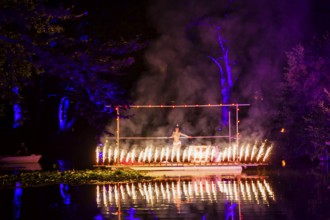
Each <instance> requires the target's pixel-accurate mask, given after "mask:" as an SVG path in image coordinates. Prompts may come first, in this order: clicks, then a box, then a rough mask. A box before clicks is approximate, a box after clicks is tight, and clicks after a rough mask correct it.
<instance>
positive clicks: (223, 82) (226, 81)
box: [209, 32, 233, 128]
mask: <svg viewBox="0 0 330 220" xmlns="http://www.w3.org/2000/svg"><path fill="white" fill-rule="evenodd" d="M218 43H219V46H220V49H221V52H222V56H220V57H218V58H214V57H211V56H209V58H211V59H212V61H213V62H214V63H215V64H216V65H217V66H218V68H219V75H220V87H221V100H222V104H228V102H229V99H230V93H231V88H232V87H233V81H232V73H231V66H230V60H229V56H228V53H229V50H228V48H225V46H224V44H223V40H222V38H221V35H220V33H219V32H218ZM228 111H229V108H228V107H222V109H221V122H220V128H221V127H227V126H228V122H229V118H228Z"/></svg>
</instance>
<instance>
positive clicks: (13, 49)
mask: <svg viewBox="0 0 330 220" xmlns="http://www.w3.org/2000/svg"><path fill="white" fill-rule="evenodd" d="M94 9H95V8H94ZM87 10H89V9H87V8H84V7H83V6H82V5H79V3H77V2H75V1H51V0H42V1H37V0H32V1H25V0H24V1H11V0H5V1H2V5H1V6H0V72H1V78H0V93H1V96H0V99H1V103H2V104H1V108H0V110H2V112H1V113H2V115H4V114H5V107H4V104H3V103H7V104H9V105H12V104H13V103H17V102H18V101H19V102H20V103H24V101H25V102H29V101H31V100H28V99H27V97H26V96H24V91H27V90H28V89H30V87H31V86H34V87H35V89H37V90H40V92H38V94H42V97H39V98H40V99H44V98H47V97H51V96H54V94H47V93H49V92H50V91H44V90H47V88H46V87H43V83H44V81H45V80H48V81H50V84H56V85H57V86H56V87H57V90H56V91H55V93H56V94H55V96H58V97H61V96H68V97H69V98H70V99H71V100H72V102H73V103H74V104H75V111H74V113H75V115H76V116H82V117H84V118H86V119H88V121H89V122H90V123H91V124H92V125H94V126H99V125H101V126H102V125H103V123H104V122H105V118H108V117H109V116H111V115H114V114H115V113H114V111H113V109H111V108H110V109H109V108H107V107H106V105H110V106H115V105H127V104H128V102H129V101H128V99H127V95H126V94H125V92H124V90H123V89H121V87H120V86H119V84H118V83H117V82H115V80H114V79H115V77H116V76H120V75H122V74H124V73H125V71H126V70H127V68H128V67H129V66H131V65H132V64H133V63H134V57H133V56H132V55H133V54H134V53H135V52H136V51H139V50H140V49H141V48H143V47H144V46H145V44H144V43H141V39H140V38H139V37H133V38H132V39H131V40H126V39H120V40H116V41H115V40H111V38H110V37H111V36H109V35H107V34H109V33H100V32H95V31H91V26H93V25H95V24H96V23H98V22H104V20H103V21H100V20H93V19H92V18H91V16H89V12H88V11H87ZM90 10H93V9H90ZM94 13H95V12H94ZM103 19H104V18H103ZM103 24H104V23H103ZM99 31H101V30H99ZM28 86H30V87H28ZM16 87H17V88H18V91H20V93H14V92H13V88H16ZM52 92H53V91H52ZM44 93H46V94H44ZM44 95H45V97H44ZM23 107H24V106H23ZM25 107H26V106H25ZM26 108H27V107H26ZM25 110H28V109H25ZM26 119H27V118H25V120H26Z"/></svg>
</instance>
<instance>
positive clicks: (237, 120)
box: [236, 104, 239, 159]
mask: <svg viewBox="0 0 330 220" xmlns="http://www.w3.org/2000/svg"><path fill="white" fill-rule="evenodd" d="M238 110H239V109H238V104H236V147H237V155H236V158H237V159H238V152H239V150H238V149H239V146H238V136H239V133H238V123H239V119H238Z"/></svg>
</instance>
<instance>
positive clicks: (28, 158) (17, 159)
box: [0, 154, 42, 164]
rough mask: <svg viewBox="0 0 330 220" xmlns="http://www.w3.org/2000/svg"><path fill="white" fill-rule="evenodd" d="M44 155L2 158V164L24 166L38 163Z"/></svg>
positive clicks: (0, 159) (0, 158)
mask: <svg viewBox="0 0 330 220" xmlns="http://www.w3.org/2000/svg"><path fill="white" fill-rule="evenodd" d="M41 157H42V155H40V154H31V155H27V156H1V157H0V163H6V164H8V163H11V164H13V163H14V164H24V163H38V162H39V161H40V159H41Z"/></svg>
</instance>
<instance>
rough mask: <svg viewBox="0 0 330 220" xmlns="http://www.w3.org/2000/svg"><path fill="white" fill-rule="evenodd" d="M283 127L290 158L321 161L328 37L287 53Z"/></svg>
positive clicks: (329, 94)
mask: <svg viewBox="0 0 330 220" xmlns="http://www.w3.org/2000/svg"><path fill="white" fill-rule="evenodd" d="M287 57H288V68H287V71H286V72H285V84H284V90H283V111H282V113H283V115H282V119H283V125H284V128H285V130H286V136H288V137H290V139H289V141H288V149H290V151H291V152H292V151H293V153H294V154H298V155H299V154H300V155H301V154H309V155H310V156H312V157H322V156H324V152H325V149H326V144H325V142H326V141H329V134H330V126H329V125H330V90H329V88H330V76H329V72H330V59H329V57H330V38H329V35H324V36H323V37H321V38H319V39H317V38H315V39H313V40H312V41H311V42H310V43H309V44H304V45H303V44H300V45H298V46H296V47H294V48H293V49H292V50H291V51H289V52H287Z"/></svg>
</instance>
